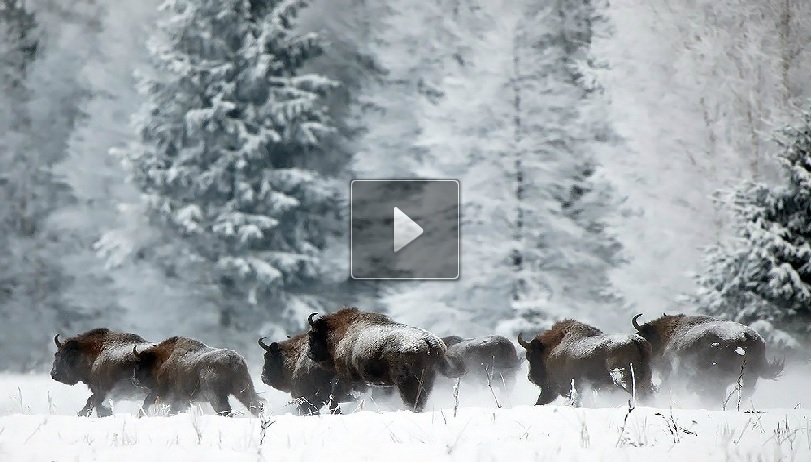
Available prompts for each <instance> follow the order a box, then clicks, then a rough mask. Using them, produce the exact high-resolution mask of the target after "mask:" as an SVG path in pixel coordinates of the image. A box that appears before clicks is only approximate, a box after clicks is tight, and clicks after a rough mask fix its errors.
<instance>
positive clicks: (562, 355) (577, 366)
mask: <svg viewBox="0 0 811 462" xmlns="http://www.w3.org/2000/svg"><path fill="white" fill-rule="evenodd" d="M518 343H519V344H520V345H521V346H523V347H524V349H526V358H527V360H528V361H529V380H530V382H532V383H534V384H535V385H538V386H539V387H540V388H541V393H540V395H539V396H538V401H537V402H536V403H535V404H548V403H551V402H552V401H553V400H554V399H555V398H557V397H558V396H568V395H569V392H570V390H571V386H572V381H574V386H575V389H577V390H582V389H583V388H584V387H585V386H591V387H592V388H595V389H600V388H607V387H612V388H613V387H619V388H621V389H623V390H625V391H627V392H629V393H630V392H632V389H631V388H632V385H633V383H632V376H631V367H632V368H633V380H634V381H635V386H636V391H637V393H638V395H639V396H640V398H643V399H644V398H647V397H648V396H650V394H651V393H652V391H653V383H652V382H651V378H652V377H651V376H652V374H651V363H650V361H651V356H652V352H651V346H650V344H649V343H648V342H647V341H646V340H645V339H644V338H642V337H640V336H639V335H633V334H631V335H606V334H604V333H603V332H602V331H601V330H599V329H597V328H595V327H592V326H589V325H587V324H583V323H581V322H579V321H574V320H570V319H567V320H564V321H560V322H558V323H556V324H554V325H553V326H552V327H551V328H550V329H549V330H547V331H546V332H544V333H542V334H539V335H537V336H536V337H535V338H534V339H532V341H530V342H527V341H525V340H524V339H523V338H521V336H520V335H519V336H518Z"/></svg>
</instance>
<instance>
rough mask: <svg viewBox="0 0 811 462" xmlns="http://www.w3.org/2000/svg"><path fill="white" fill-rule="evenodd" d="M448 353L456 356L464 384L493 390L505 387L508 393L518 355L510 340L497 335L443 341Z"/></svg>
mask: <svg viewBox="0 0 811 462" xmlns="http://www.w3.org/2000/svg"><path fill="white" fill-rule="evenodd" d="M442 341H443V342H445V345H446V346H447V347H448V353H449V354H452V355H456V356H459V357H460V358H461V359H462V361H463V362H464V364H465V370H466V372H465V376H464V378H465V380H467V381H470V382H473V383H477V384H487V383H490V384H491V385H493V386H499V385H504V386H505V387H506V389H507V390H511V389H512V386H513V385H514V383H515V375H516V373H517V372H518V369H519V368H520V361H519V359H518V352H517V351H516V350H515V346H514V345H513V343H512V342H510V340H509V339H507V338H506V337H502V336H500V335H488V336H486V337H476V338H462V337H459V336H455V335H452V336H448V337H442Z"/></svg>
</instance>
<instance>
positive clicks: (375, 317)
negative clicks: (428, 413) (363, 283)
mask: <svg viewBox="0 0 811 462" xmlns="http://www.w3.org/2000/svg"><path fill="white" fill-rule="evenodd" d="M316 315H317V313H313V314H311V315H310V316H309V318H308V322H309V324H310V330H309V332H308V344H309V352H308V355H309V357H310V359H312V360H313V361H315V362H317V363H318V364H319V365H321V366H322V367H325V368H327V369H328V370H332V371H335V374H336V375H337V378H338V381H339V382H342V383H348V384H358V383H359V384H368V385H376V386H395V387H397V390H398V392H399V393H400V398H401V399H402V400H403V402H404V403H405V404H406V405H407V406H408V407H409V408H410V409H412V410H414V411H416V412H421V411H423V410H424V408H425V403H426V401H427V399H428V396H429V394H430V393H431V390H432V389H433V386H434V380H435V378H436V372H437V371H439V372H440V373H441V374H442V375H445V376H447V377H451V378H456V377H460V376H462V375H463V374H464V372H465V369H464V364H463V363H462V361H461V359H459V358H458V357H455V356H452V355H448V354H447V348H446V347H445V344H444V343H443V342H442V340H441V339H440V338H439V337H437V336H436V335H434V334H432V333H430V332H428V331H425V330H423V329H418V328H415V327H410V326H406V325H404V324H400V323H397V322H395V321H393V320H392V319H391V318H389V317H388V316H385V315H382V314H378V313H372V312H365V311H360V310H359V309H357V308H354V307H352V308H343V309H341V310H339V311H337V312H335V313H331V314H327V315H324V316H321V317H319V318H318V319H315V320H314V319H313V318H314V317H315V316H316Z"/></svg>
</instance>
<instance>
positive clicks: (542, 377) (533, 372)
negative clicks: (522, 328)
mask: <svg viewBox="0 0 811 462" xmlns="http://www.w3.org/2000/svg"><path fill="white" fill-rule="evenodd" d="M518 344H519V345H521V346H522V347H524V350H526V353H525V356H526V358H527V362H529V374H527V378H529V381H530V382H532V383H534V384H535V385H538V386H542V385H543V384H544V383H546V366H545V365H544V360H543V352H544V345H543V343H541V341H540V340H538V338H534V339H532V341H529V342H527V341H526V340H524V339H523V337H522V336H521V334H518Z"/></svg>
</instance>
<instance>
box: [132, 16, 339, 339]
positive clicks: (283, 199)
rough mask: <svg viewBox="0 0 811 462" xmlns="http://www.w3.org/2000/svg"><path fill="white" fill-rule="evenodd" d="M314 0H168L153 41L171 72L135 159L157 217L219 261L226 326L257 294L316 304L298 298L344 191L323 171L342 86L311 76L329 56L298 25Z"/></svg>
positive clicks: (165, 71)
mask: <svg viewBox="0 0 811 462" xmlns="http://www.w3.org/2000/svg"><path fill="white" fill-rule="evenodd" d="M304 4H305V2H301V1H289V0H286V1H279V0H269V1H258V0H253V1H248V0H167V1H166V2H164V4H163V5H162V9H163V11H165V14H166V15H167V18H166V19H165V20H163V21H162V22H161V24H160V31H161V33H162V35H161V36H160V37H156V38H155V39H154V40H153V41H152V42H151V54H152V56H153V57H154V59H155V65H156V68H157V71H158V73H159V74H160V78H156V79H147V80H145V81H144V82H143V89H144V91H145V92H146V94H147V100H148V101H147V103H146V104H145V106H144V107H143V110H142V112H141V113H140V117H138V119H137V124H138V126H139V130H140V136H141V142H140V143H138V145H137V146H133V149H131V150H130V151H129V155H128V160H129V163H130V166H131V169H132V174H133V178H134V180H135V182H136V183H137V185H138V186H139V187H140V189H141V190H142V191H143V192H144V193H145V195H146V196H147V198H148V203H149V206H150V209H151V213H152V215H153V217H154V218H155V219H157V220H158V221H159V222H160V223H162V224H163V225H165V226H166V229H168V230H171V231H172V232H173V233H174V234H175V235H176V236H178V237H182V238H183V239H184V240H185V241H186V243H188V244H190V245H191V248H192V249H193V250H192V253H193V255H192V257H193V258H196V259H200V260H201V262H202V263H203V264H204V266H205V267H210V268H211V269H213V272H212V283H213V284H215V285H216V286H217V287H218V288H219V289H220V290H221V292H222V295H223V302H222V306H223V309H222V312H221V316H220V324H221V325H222V326H232V325H235V324H237V320H238V319H237V318H242V319H243V323H244V324H248V323H251V322H252V320H251V319H252V318H250V317H247V318H246V317H244V316H245V313H241V312H239V311H237V310H238V307H240V306H244V305H246V303H245V300H246V298H247V301H248V302H249V305H255V304H258V303H262V304H263V305H266V306H269V307H272V308H273V309H275V310H276V314H277V315H281V314H282V313H279V311H283V310H284V308H288V309H290V307H293V306H296V307H299V308H298V309H297V310H298V311H301V310H306V309H307V308H306V306H304V307H302V306H301V304H300V303H295V300H292V299H291V298H290V297H289V294H290V293H292V292H295V291H297V290H302V287H304V286H306V285H308V284H311V283H313V282H314V281H315V280H317V277H318V258H319V252H320V250H321V249H322V248H323V247H324V244H325V236H324V232H323V227H322V226H320V223H321V222H322V220H323V219H324V217H326V216H328V215H329V213H330V212H331V211H332V210H333V208H334V203H333V197H334V195H333V194H332V190H331V189H330V188H329V187H328V184H329V183H328V181H327V180H326V179H325V178H324V177H323V176H322V175H321V174H319V172H318V171H317V170H316V169H315V168H314V166H315V165H317V163H318V161H319V158H320V157H321V156H323V155H324V153H323V152H321V151H320V150H319V142H320V141H321V140H322V138H323V137H324V136H326V135H328V134H329V133H330V132H331V131H332V127H331V125H330V121H329V120H328V116H327V113H326V109H325V107H324V104H323V102H322V97H323V96H324V94H325V92H327V91H328V90H329V89H330V88H332V87H333V86H334V85H335V84H334V82H333V81H331V80H330V79H328V78H325V77H322V76H320V75H315V74H308V73H305V72H303V71H302V67H303V66H304V65H305V64H306V63H307V62H308V60H310V59H311V58H313V57H315V56H317V55H318V54H320V53H321V51H322V43H321V41H320V40H319V38H318V36H316V35H315V34H304V35H297V34H296V33H295V32H294V24H295V19H296V15H297V13H298V11H299V9H300V8H302V7H303V6H304ZM287 314H288V315H289V316H293V315H294V316H296V317H301V316H302V315H303V313H300V312H297V313H295V314H291V313H287ZM305 316H306V315H305Z"/></svg>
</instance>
